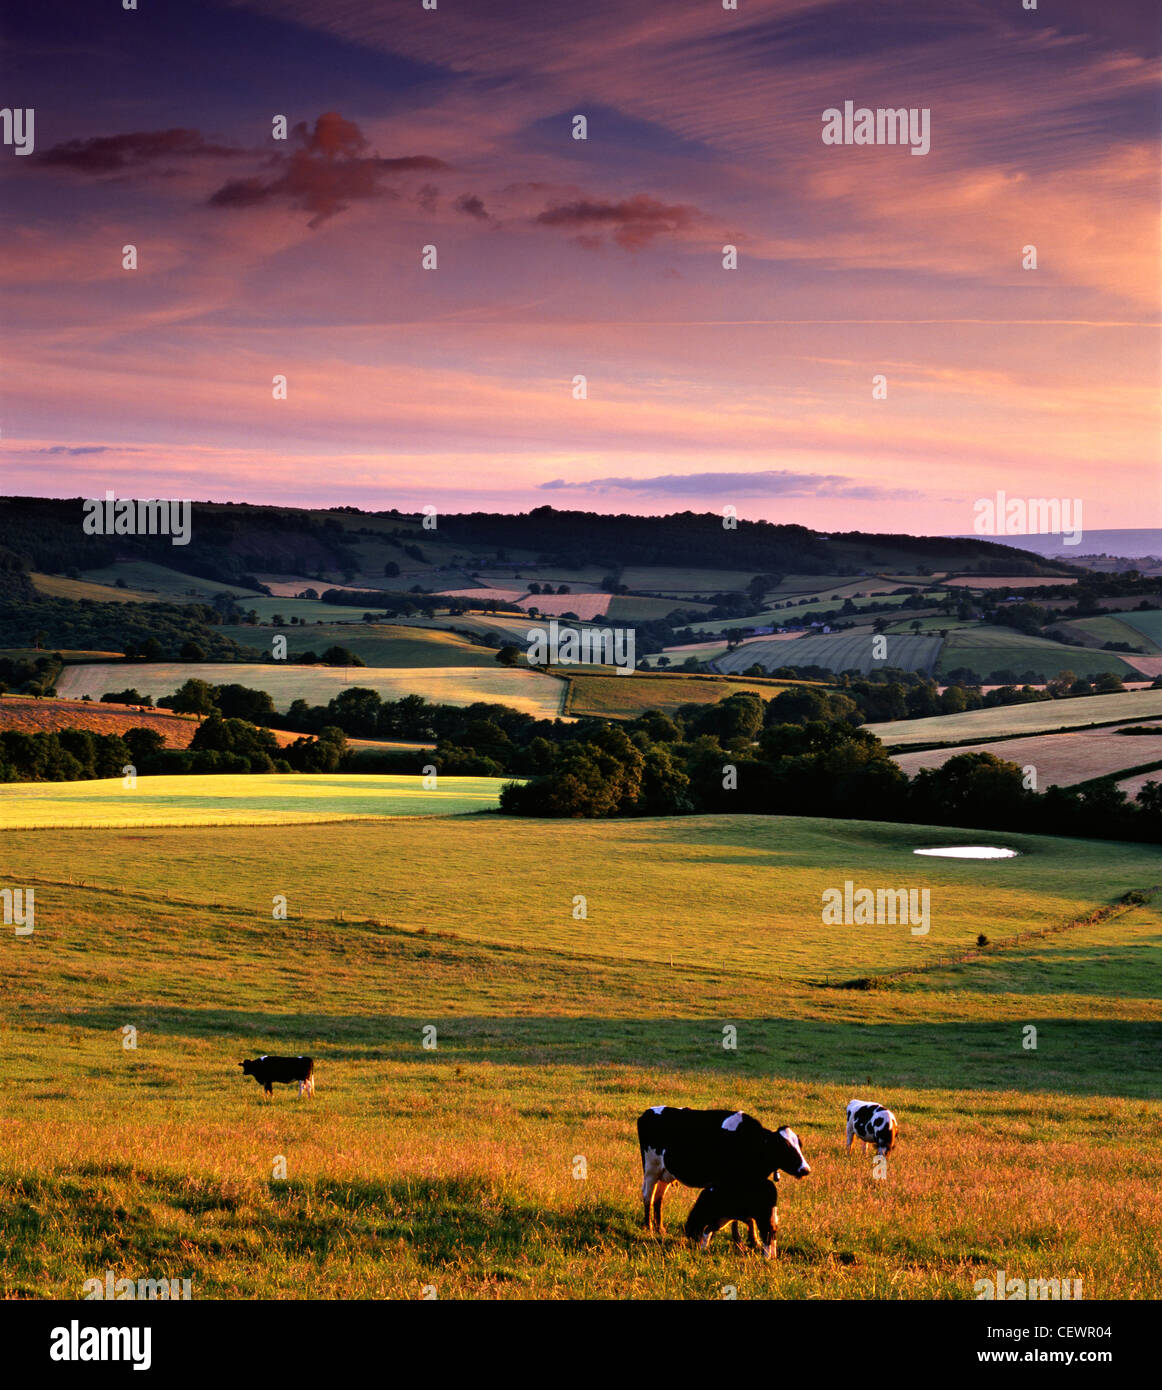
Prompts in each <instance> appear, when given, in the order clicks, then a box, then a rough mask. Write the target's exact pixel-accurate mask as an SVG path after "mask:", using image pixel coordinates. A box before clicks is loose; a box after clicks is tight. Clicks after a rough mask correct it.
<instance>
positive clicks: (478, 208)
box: [456, 193, 488, 222]
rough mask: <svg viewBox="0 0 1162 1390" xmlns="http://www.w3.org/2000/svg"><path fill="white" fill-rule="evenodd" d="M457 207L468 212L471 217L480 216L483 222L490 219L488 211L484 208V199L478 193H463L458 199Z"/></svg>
mask: <svg viewBox="0 0 1162 1390" xmlns="http://www.w3.org/2000/svg"><path fill="white" fill-rule="evenodd" d="M456 207H457V209H458V210H459V211H460V212H466V213H467V214H468V216H469V217H475V218H478V219H479V220H480V221H481V222H487V221H488V213H487V212H486V211H485V208H484V200H483V198H481V197H480V196H479V195H478V194H476V193H463V194H461V196H460V197H459V198H457V199H456Z"/></svg>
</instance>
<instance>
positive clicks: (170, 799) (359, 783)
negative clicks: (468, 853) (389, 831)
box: [0, 745, 505, 830]
mask: <svg viewBox="0 0 1162 1390" xmlns="http://www.w3.org/2000/svg"><path fill="white" fill-rule="evenodd" d="M368 746H370V745H368ZM504 782H505V779H504V778H500V777H440V778H438V779H437V785H436V787H434V788H430V789H429V788H425V786H424V778H423V777H422V776H415V777H411V776H402V775H393V776H376V775H373V774H370V773H341V772H335V773H327V774H321V773H295V772H292V773H284V774H273V773H271V774H258V773H247V774H237V775H231V774H219V775H206V776H187V777H138V778H137V781H136V785H135V786H134V787H133V788H132V789H128V788H126V787H125V786H124V785H123V783H122V781H121V779H120V778H117V777H109V778H100V779H97V780H94V781H88V782H20V783H14V784H10V785H5V786H4V787H3V789H2V790H0V830H13V829H19V830H25V829H34V828H47V827H55V828H60V827H67V826H78V825H84V826H95V827H100V826H120V827H127V826H153V825H171V826H179V825H185V826H196V825H289V824H293V823H296V822H297V823H303V822H311V821H331V820H348V819H358V818H361V817H364V816H448V815H457V814H460V813H462V812H465V811H489V810H492V809H493V808H494V807H495V806H496V804H497V799H498V797H499V795H500V788H501V787H502V786H503V785H504Z"/></svg>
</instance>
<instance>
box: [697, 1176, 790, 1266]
mask: <svg viewBox="0 0 1162 1390" xmlns="http://www.w3.org/2000/svg"><path fill="white" fill-rule="evenodd" d="M778 1202H779V1189H778V1188H777V1187H776V1186H775V1184H774V1183H773V1182H772V1181H771V1180H770V1178H757V1179H754V1180H753V1181H747V1182H738V1183H726V1184H724V1185H722V1186H720V1187H707V1188H703V1190H702V1191H701V1192H700V1193H699V1194H698V1199H697V1201H696V1202H695V1203H694V1205H693V1206H692V1207H691V1208H690V1215H689V1216H688V1217H687V1218H686V1235H687V1236H688V1237H689V1238H690V1239H691V1240H696V1241H697V1242H698V1245H699V1247H700V1248H701V1249H702V1250H705V1249H706V1247H707V1246H708V1245H709V1244H710V1237H711V1236H712V1235H713V1234H714V1232H715V1231H721V1230H722V1228H723V1226H725V1225H726V1223H727V1222H728V1221H730V1222H733V1223H734V1225H733V1231H734V1241H735V1244H736V1245H737V1244H738V1243H739V1241H738V1224H739V1222H743V1223H745V1225H746V1233H747V1243H748V1244H749V1246H750V1248H751V1249H752V1250H754V1249H756V1248H757V1244H758V1242H756V1240H755V1228H756V1227H757V1228H758V1233H759V1240H761V1241H762V1249H763V1258H764V1259H766V1260H769V1259H771V1258H772V1257H773V1256H774V1254H775V1236H776V1234H777V1233H778V1229H779V1212H778Z"/></svg>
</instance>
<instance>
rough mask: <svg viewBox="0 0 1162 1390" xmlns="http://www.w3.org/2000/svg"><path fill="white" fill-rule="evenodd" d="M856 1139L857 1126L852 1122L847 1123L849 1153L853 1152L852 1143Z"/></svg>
mask: <svg viewBox="0 0 1162 1390" xmlns="http://www.w3.org/2000/svg"><path fill="white" fill-rule="evenodd" d="M854 1138H855V1126H854V1125H853V1124H852V1123H851V1121H850V1120H848V1122H847V1152H848V1153H850V1152H851V1141H852V1140H853V1139H854Z"/></svg>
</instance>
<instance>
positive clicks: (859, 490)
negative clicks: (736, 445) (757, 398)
mask: <svg viewBox="0 0 1162 1390" xmlns="http://www.w3.org/2000/svg"><path fill="white" fill-rule="evenodd" d="M540 486H541V487H542V488H543V489H545V490H547V491H560V490H569V491H574V492H641V493H650V494H657V495H669V496H674V497H721V496H723V495H728V496H731V497H847V498H856V499H859V500H863V501H876V500H883V499H888V498H894V497H910V496H911V495H912V494H911V493H908V492H906V491H901V490H900V489H897V488H884V487H877V486H876V485H875V484H874V483H859V482H855V481H854V480H853V479H851V478H845V477H844V476H843V475H842V474H838V473H791V472H789V471H788V470H786V469H775V468H768V469H764V470H762V471H760V472H757V473H729V472H722V473H662V474H659V475H657V476H655V477H652V478H592V479H590V480H589V481H588V482H580V483H570V482H566V481H565V480H564V479H563V478H555V479H554V480H553V481H552V482H550V483H541V484H540Z"/></svg>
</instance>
